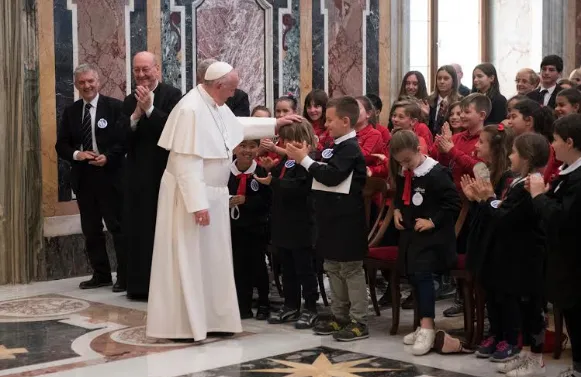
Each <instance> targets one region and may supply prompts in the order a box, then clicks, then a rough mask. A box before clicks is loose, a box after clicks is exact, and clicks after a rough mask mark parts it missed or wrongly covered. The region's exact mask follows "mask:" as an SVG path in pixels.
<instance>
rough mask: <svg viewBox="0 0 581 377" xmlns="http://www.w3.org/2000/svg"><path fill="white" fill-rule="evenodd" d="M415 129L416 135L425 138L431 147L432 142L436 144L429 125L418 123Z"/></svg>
mask: <svg viewBox="0 0 581 377" xmlns="http://www.w3.org/2000/svg"><path fill="white" fill-rule="evenodd" d="M414 131H415V133H416V135H418V136H419V137H423V138H424V140H425V141H426V144H427V145H428V147H429V148H431V147H432V144H434V136H433V135H432V132H431V131H430V129H429V128H428V126H426V124H425V123H418V124H416V126H415V127H414Z"/></svg>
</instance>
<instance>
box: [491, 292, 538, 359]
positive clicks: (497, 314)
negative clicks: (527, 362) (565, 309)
mask: <svg viewBox="0 0 581 377" xmlns="http://www.w3.org/2000/svg"><path fill="white" fill-rule="evenodd" d="M486 297H487V299H486V300H487V302H486V305H487V308H488V320H489V322H490V335H491V336H494V337H495V338H496V340H497V341H503V340H504V341H506V342H507V343H509V344H511V345H513V346H516V345H517V344H518V337H519V334H520V333H521V332H522V334H523V343H525V344H526V345H530V346H531V351H532V352H534V353H542V351H543V346H544V342H545V318H544V316H543V298H542V296H541V295H538V296H529V297H521V296H516V295H510V294H505V293H499V292H495V291H492V290H488V291H487V292H486Z"/></svg>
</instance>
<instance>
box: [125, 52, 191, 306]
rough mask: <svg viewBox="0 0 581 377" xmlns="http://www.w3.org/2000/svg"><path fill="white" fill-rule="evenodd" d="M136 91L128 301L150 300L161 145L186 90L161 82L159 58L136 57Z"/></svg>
mask: <svg viewBox="0 0 581 377" xmlns="http://www.w3.org/2000/svg"><path fill="white" fill-rule="evenodd" d="M133 77H134V78H135V84H136V87H135V90H134V91H133V93H131V94H130V95H128V96H127V97H125V100H124V102H123V116H122V119H121V124H122V128H123V129H124V130H125V132H126V134H127V166H126V174H125V178H126V182H125V183H126V192H125V212H124V214H125V216H124V231H125V233H126V238H127V260H128V261H127V265H128V268H129V269H128V271H127V282H126V283H127V297H128V298H130V299H147V296H148V294H149V276H150V274H151V258H152V255H153V240H154V234H155V222H156V217H157V196H158V193H159V185H160V182H161V176H162V175H163V172H164V170H165V166H166V164H167V158H168V155H169V152H168V151H166V150H165V149H163V148H161V147H159V146H158V145H157V141H158V140H159V137H160V136H161V132H162V131H163V127H164V126H165V122H166V120H167V117H168V115H169V113H170V112H171V111H172V109H173V108H174V106H175V105H176V104H177V103H178V102H179V100H180V99H181V97H182V92H181V90H179V89H177V88H174V87H173V86H171V85H168V84H164V83H162V82H160V81H159V77H160V67H159V64H158V62H157V58H156V57H155V55H154V54H152V53H150V52H147V51H143V52H139V53H137V54H136V55H135V56H134V58H133Z"/></svg>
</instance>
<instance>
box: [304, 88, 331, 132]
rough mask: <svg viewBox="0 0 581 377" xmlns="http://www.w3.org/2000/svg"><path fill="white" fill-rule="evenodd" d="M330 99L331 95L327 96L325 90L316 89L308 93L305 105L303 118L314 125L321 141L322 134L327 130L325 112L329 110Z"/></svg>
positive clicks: (314, 129)
mask: <svg viewBox="0 0 581 377" xmlns="http://www.w3.org/2000/svg"><path fill="white" fill-rule="evenodd" d="M328 101H329V96H327V93H325V91H324V90H321V89H315V90H313V91H311V92H310V93H309V94H307V97H306V98H305V104H304V106H303V118H305V119H306V120H308V121H309V122H310V123H311V124H312V125H313V131H314V132H315V136H316V137H317V138H318V139H319V141H320V139H321V135H322V134H324V133H325V132H326V131H327V128H326V127H325V112H326V111H327V102H328ZM327 135H328V132H327Z"/></svg>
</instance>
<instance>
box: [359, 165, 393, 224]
mask: <svg viewBox="0 0 581 377" xmlns="http://www.w3.org/2000/svg"><path fill="white" fill-rule="evenodd" d="M388 190H389V185H388V183H387V181H386V180H385V179H383V178H377V177H368V178H367V180H366V181H365V187H363V201H364V205H365V219H366V221H367V226H368V227H369V225H370V223H371V204H372V202H373V199H374V198H375V197H376V195H379V197H380V206H379V209H378V218H379V217H381V216H383V212H384V211H385V201H386V199H387V195H388Z"/></svg>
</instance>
